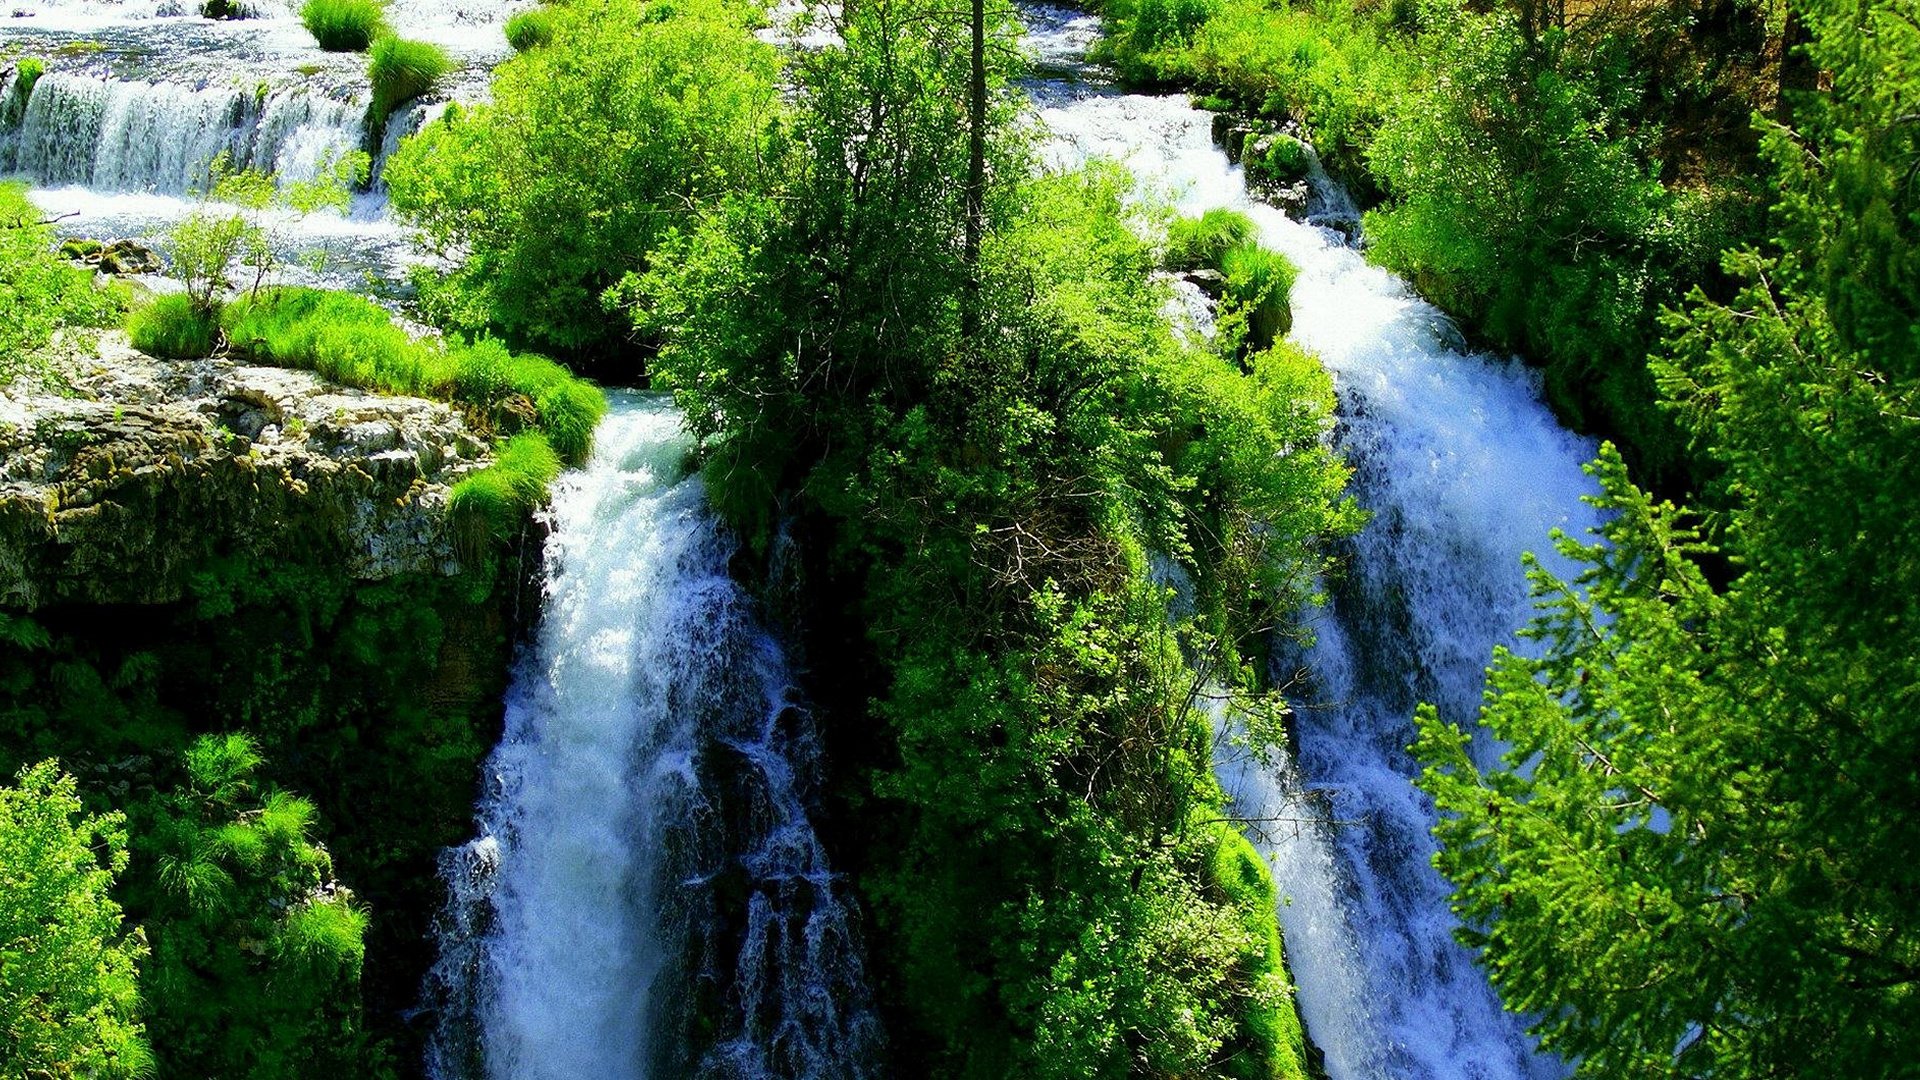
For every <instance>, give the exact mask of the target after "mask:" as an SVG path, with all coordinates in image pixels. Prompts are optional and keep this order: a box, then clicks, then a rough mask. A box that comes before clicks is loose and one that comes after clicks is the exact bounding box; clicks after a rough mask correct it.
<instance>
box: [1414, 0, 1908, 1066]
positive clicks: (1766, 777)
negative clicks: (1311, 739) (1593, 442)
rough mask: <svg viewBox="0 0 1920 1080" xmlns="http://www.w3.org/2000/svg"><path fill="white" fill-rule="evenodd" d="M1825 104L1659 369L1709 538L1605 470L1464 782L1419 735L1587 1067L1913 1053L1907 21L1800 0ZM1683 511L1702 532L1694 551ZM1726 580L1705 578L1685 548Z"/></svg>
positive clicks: (1471, 866) (1508, 668)
mask: <svg viewBox="0 0 1920 1080" xmlns="http://www.w3.org/2000/svg"><path fill="white" fill-rule="evenodd" d="M1807 14H1808V22H1809V25H1810V27H1811V29H1812V32H1813V34H1814V41H1813V44H1812V45H1811V46H1810V49H1811V54H1812V57H1813V58H1814V60H1815V62H1816V63H1818V64H1819V65H1820V66H1821V67H1822V68H1824V69H1825V70H1827V71H1829V72H1830V73H1831V79H1832V90H1831V92H1830V93H1825V94H1821V95H1819V96H1817V97H1809V98H1808V99H1806V100H1804V101H1802V102H1800V103H1798V104H1796V106H1795V109H1794V113H1795V116H1796V118H1797V119H1798V121H1799V123H1800V130H1799V131H1797V132H1795V131H1789V130H1787V129H1785V128H1781V127H1777V126H1773V127H1770V129H1769V132H1768V135H1767V140H1766V142H1767V156H1768V159H1769V160H1770V161H1771V162H1772V163H1773V164H1774V166H1775V176H1776V178H1777V180H1778V182H1779V185H1780V190H1781V195H1780V200H1779V203H1778V206H1777V218H1776V220H1777V222H1778V227H1779V233H1778V237H1779V239H1778V242H1777V244H1776V245H1775V246H1774V247H1773V248H1771V249H1770V250H1768V251H1765V252H1756V251H1748V252H1740V253H1736V254H1734V255H1731V256H1730V257H1729V258H1728V260H1727V272H1728V273H1729V274H1730V275H1733V276H1735V277H1736V278H1737V279H1739V280H1742V281H1744V282H1745V285H1744V287H1743V288H1742V289H1741V291H1740V292H1739V293H1738V295H1737V296H1735V297H1734V298H1733V299H1732V300H1731V301H1729V302H1725V303H1715V302H1712V301H1710V300H1708V299H1707V298H1706V297H1705V296H1704V295H1701V294H1696V295H1695V297H1694V299H1693V301H1692V303H1691V304H1690V305H1689V306H1688V307H1687V308H1686V309H1684V310H1683V311H1679V312H1676V313H1674V314H1672V315H1671V316H1670V317H1669V320H1668V329H1669V338H1668V345H1667V354H1666V355H1665V356H1664V357H1663V358H1661V359H1660V361H1659V362H1658V363H1657V364H1656V365H1655V366H1656V370H1657V372H1658V375H1659V378H1660V383H1661V387H1662V389H1663V391H1664V392H1665V393H1666V394H1667V395H1668V397H1669V398H1670V399H1671V400H1672V401H1673V402H1674V403H1675V405H1676V407H1677V409H1678V413H1679V415H1680V416H1681V418H1682V420H1683V423H1684V424H1685V426H1686V427H1687V429H1688V430H1689V431H1690V432H1692V433H1693V435H1694V437H1695V438H1696V440H1697V441H1698V444H1699V446H1700V447H1701V449H1702V451H1703V452H1704V453H1705V454H1707V455H1709V456H1710V457H1711V458H1712V460H1714V461H1715V462H1717V463H1718V464H1719V465H1720V466H1721V467H1722V468H1723V470H1724V473H1723V475H1722V477H1721V479H1720V481H1719V484H1718V487H1717V489H1716V490H1715V491H1714V493H1713V495H1714V497H1715V498H1716V499H1717V500H1719V501H1720V502H1721V503H1722V504H1723V505H1724V506H1725V507H1726V510H1725V512H1724V523H1723V524H1722V523H1720V522H1719V521H1716V520H1715V519H1713V518H1707V519H1702V518H1699V517H1694V516H1691V515H1689V514H1688V513H1686V512H1684V511H1681V510H1678V509H1676V508H1674V507H1673V506H1671V505H1667V504H1656V503H1655V502H1653V501H1652V500H1650V499H1649V498H1648V497H1646V496H1645V495H1644V494H1642V493H1640V492H1639V491H1637V490H1636V489H1634V488H1633V487H1632V485H1631V484H1629V483H1628V481H1627V479H1626V476H1625V473H1624V470H1623V468H1622V466H1621V465H1620V462H1619V459H1618V457H1617V456H1615V455H1612V454H1608V455H1607V456H1604V457H1603V458H1602V460H1601V462H1600V463H1599V465H1598V466H1596V470H1597V473H1598V475H1599V477H1600V479H1601V480H1602V482H1603V485H1604V487H1605V490H1606V494H1605V496H1604V497H1603V498H1602V500H1601V505H1602V506H1603V508H1605V509H1607V510H1608V511H1610V512H1611V513H1612V514H1613V518H1612V520H1611V522H1610V524H1609V525H1608V526H1607V527H1606V530H1605V536H1604V540H1605V541H1606V543H1605V544H1596V545H1591V546H1584V545H1575V544H1572V543H1571V542H1568V543H1567V544H1566V548H1567V550H1568V551H1569V552H1571V553H1572V554H1574V555H1576V556H1577V557H1579V558H1580V559H1582V560H1584V561H1585V562H1586V563H1587V569H1586V570H1585V571H1584V573H1583V574H1582V575H1581V577H1580V578H1579V579H1578V580H1577V581H1576V582H1574V583H1573V585H1572V587H1569V586H1568V585H1564V584H1562V583H1559V582H1555V581H1552V580H1551V579H1548V578H1546V577H1544V576H1540V575H1536V581H1537V587H1538V589H1539V590H1540V593H1541V595H1542V597H1543V599H1544V601H1545V607H1544V609H1543V615H1542V617H1541V619H1540V620H1539V621H1538V622H1537V623H1536V624H1535V626H1534V628H1533V631H1532V632H1533V634H1534V635H1535V636H1536V637H1537V638H1539V639H1540V640H1541V642H1542V646H1543V651H1542V655H1541V656H1540V658H1539V659H1525V658H1522V657H1519V656H1516V655H1513V654H1502V655H1500V656H1498V657H1497V658H1496V660H1495V663H1494V667H1493V671H1492V677H1491V678H1492V681H1491V683H1490V688H1489V694H1488V698H1487V703H1486V707H1485V710H1484V712H1483V720H1484V721H1485V722H1486V723H1487V725H1488V727H1489V729H1490V730H1491V731H1492V733H1493V734H1494V735H1495V736H1496V737H1497V738H1499V739H1501V740H1503V741H1505V742H1507V743H1509V744H1510V745H1511V749H1510V750H1509V751H1508V752H1507V753H1506V754H1505V756H1504V758H1503V759H1502V761H1501V763H1500V764H1499V765H1497V766H1494V767H1491V768H1485V769H1482V768H1480V767H1477V766H1476V765H1475V763H1474V761H1473V759H1472V758H1471V756H1470V755H1469V754H1468V752H1467V743H1466V737H1465V735H1464V734H1462V733H1460V732H1458V731H1455V730H1451V729H1449V728H1447V727H1445V726H1443V725H1441V724H1439V723H1438V722H1437V720H1436V719H1435V718H1434V717H1433V715H1432V714H1431V712H1430V711H1429V712H1428V713H1427V714H1425V715H1424V716H1423V719H1422V726H1421V737H1420V743H1419V746H1418V750H1419V753H1420V754H1421V756H1422V757H1423V758H1424V759H1425V761H1426V762H1427V764H1428V770H1427V772H1426V774H1425V776H1424V778H1423V780H1422V783H1423V786H1424V787H1425V788H1426V789H1427V790H1428V791H1429V792H1431V793H1432V794H1433V795H1434V796H1435V798H1436V800H1437V801H1438V802H1439V804H1440V806H1441V808H1442V809H1443V810H1444V811H1446V812H1447V815H1448V816H1447V818H1446V820H1444V821H1443V822H1442V824H1441V825H1440V827H1439V830H1438V832H1439V835H1440V837H1441V839H1442V841H1443V843H1444V845H1445V850H1444V851H1443V853H1442V855H1441V857H1440V863H1439V865H1440V867H1441V869H1442V871H1443V872H1444V873H1446V875H1447V876H1448V877H1449V878H1451V879H1452V880H1453V882H1454V883H1455V885H1456V888H1457V893H1456V898H1457V903H1458V906H1459V910H1460V911H1461V913H1462V914H1463V915H1464V916H1465V917H1466V919H1467V922H1468V926H1469V931H1468V937H1469V939H1470V940H1471V941H1473V942H1474V943H1475V944H1478V945H1480V946H1481V947H1482V948H1483V950H1484V953H1483V955H1484V959H1485V961H1486V963H1487V965H1488V967H1489V969H1490V971H1491V972H1492V975H1493V979H1494V981H1495V983H1496V984H1497V985H1498V986H1499V987H1500V989H1501V991H1502V993H1503V994H1504V995H1505V998H1506V1001H1507V1003H1508V1004H1509V1005H1510V1006H1511V1007H1513V1008H1515V1009H1519V1010H1523V1011H1528V1012H1532V1013H1535V1014H1537V1015H1539V1016H1540V1017H1541V1021H1540V1024H1539V1030H1540V1032H1541V1033H1542V1034H1543V1036H1544V1037H1545V1041H1546V1042H1547V1044H1548V1045H1549V1046H1552V1047H1554V1048H1557V1049H1559V1050H1560V1051H1562V1052H1563V1053H1565V1054H1567V1055H1569V1056H1570V1057H1573V1058H1577V1059H1578V1060H1579V1061H1580V1063H1581V1069H1582V1072H1583V1073H1584V1074H1590V1075H1595V1076H1628V1075H1631V1076H1675V1077H1704V1076H1712V1077H1761V1076H1768V1077H1771V1076H1891V1075H1898V1074H1900V1073H1901V1072H1902V1071H1904V1070H1906V1069H1907V1068H1909V1067H1910V1063H1911V1062H1912V1060H1913V1058H1914V1055H1915V1053H1916V1052H1920V993H1916V987H1917V986H1920V944H1916V942H1915V940H1914V938H1913V936H1912V934H1911V928H1912V927H1913V926H1914V925H1915V923H1916V921H1920V868H1916V866H1915V864H1914V860H1913V858H1912V852H1913V851H1915V850H1916V849H1917V847H1916V846H1917V845H1920V824H1917V823H1916V822H1915V820H1914V819H1913V816H1912V815H1911V814H1910V813H1908V812H1907V808H1909V807H1911V806H1912V805H1913V804H1914V802H1915V800H1916V799H1917V798H1920V781H1917V780H1916V777H1915V774H1914V771H1913V768H1912V747H1913V745H1914V743H1915V740H1916V739H1920V727H1917V726H1916V721H1915V716H1916V715H1920V714H1916V712H1915V710H1914V707H1913V706H1914V702H1915V700H1916V698H1917V697H1920V658H1917V657H1916V654H1915V652H1914V650H1913V648H1912V642H1913V641H1914V640H1915V633H1916V630H1920V550H1917V549H1916V546H1915V543H1914V541H1913V539H1912V529H1911V521H1910V517H1911V512H1910V507H1911V505H1912V492H1913V491H1914V490H1916V486H1915V485H1916V484H1917V483H1920V461H1917V460H1916V456H1915V455H1914V454H1913V453H1912V447H1913V446H1914V445H1915V444H1916V436H1920V419H1916V417H1920V408H1916V405H1917V404H1920V402H1917V401H1916V399H1917V398H1920V379H1916V376H1917V375H1920V371H1916V366H1915V362H1914V357H1915V355H1916V353H1915V349H1914V344H1915V342H1914V337H1913V334H1914V330H1913V328H1914V325H1915V323H1914V321H1913V318H1912V312H1914V311H1915V310H1920V287H1916V284H1915V281H1916V278H1915V276H1914V275H1913V274H1912V273H1911V263H1912V259H1913V257H1914V256H1913V255H1912V252H1913V250H1914V244H1915V240H1916V239H1920V208H1916V204H1915V203H1914V201H1913V195H1912V192H1911V189H1910V182H1911V177H1912V170H1913V164H1914V162H1915V161H1916V160H1920V143H1917V142H1916V138H1915V133H1914V132H1913V131H1912V130H1911V128H1912V125H1911V123H1910V121H1909V119H1908V118H1907V109H1908V108H1909V105H1908V104H1907V103H1908V102H1910V101H1911V100H1912V95H1913V94H1914V93H1915V92H1916V90H1920V68H1916V66H1915V64H1914V61H1913V58H1914V57H1915V56H1920V30H1917V29H1916V24H1915V22H1914V19H1913V16H1914V9H1913V6H1912V4H1911V3H1910V2H1898V0H1896V2H1888V3H1874V4H1869V5H1853V4H1817V5H1813V6H1811V7H1810V8H1809V9H1808V11H1807ZM1703 522H1710V523H1713V524H1716V525H1718V526H1719V527H1717V528H1714V529H1713V530H1712V531H1711V533H1709V532H1708V531H1707V530H1706V529H1705V526H1704V524H1703ZM1716 551H1717V552H1719V553H1720V554H1722V555H1724V556H1725V557H1726V558H1727V559H1728V560H1729V561H1730V562H1731V564H1732V566H1733V568H1734V571H1735V576H1734V577H1733V579H1732V581H1731V583H1730V584H1728V585H1727V586H1726V587H1725V588H1723V589H1719V590H1716V589H1714V588H1712V587H1711V584H1710V581H1709V579H1708V577H1707V575H1706V574H1705V573H1703V572H1702V570H1701V569H1700V560H1701V558H1702V557H1703V556H1705V555H1707V554H1708V553H1711V552H1716Z"/></svg>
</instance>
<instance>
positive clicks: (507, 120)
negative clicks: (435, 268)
mask: <svg viewBox="0 0 1920 1080" xmlns="http://www.w3.org/2000/svg"><path fill="white" fill-rule="evenodd" d="M547 14H548V15H549V17H550V18H549V22H550V26H551V34H552V39H553V44H552V45H551V46H550V47H548V48H541V49H534V50H532V51H529V52H525V53H522V54H520V55H519V56H517V57H515V58H514V59H513V60H510V61H509V62H507V63H506V64H504V65H502V67H501V68H500V69H499V71H498V73H497V75H496V78H495V82H494V87H493V99H492V103H491V104H489V105H484V106H479V107H476V108H474V109H472V110H450V111H449V113H448V114H447V117H446V119H445V120H444V121H443V122H440V123H435V124H432V125H430V126H429V127H428V128H427V129H426V130H425V131H423V132H421V134H420V135H419V136H418V137H416V138H414V139H411V140H409V142H408V143H407V144H406V145H405V146H403V147H402V148H401V150H400V151H399V152H398V153H397V154H395V155H394V157H393V159H392V160H391V161H390V162H389V163H388V165H387V167H386V171H385V177H386V181H387V184H388V187H389V189H390V190H391V192H392V198H393V205H394V209H395V211H396V212H397V213H399V214H400V216H401V217H403V218H405V219H406V220H408V221H410V222H413V223H414V224H417V225H420V226H421V227H423V228H424V229H425V230H426V232H427V234H428V235H429V237H431V238H432V240H434V241H435V242H436V243H438V244H440V245H442V246H443V247H445V248H446V249H448V250H449V251H457V252H459V253H460V255H461V257H462V259H463V261H462V262H461V263H460V265H459V267H458V268H457V269H456V270H454V271H453V272H452V273H451V274H450V275H447V276H444V277H442V276H434V275H429V276H428V277H427V278H426V279H425V280H423V281H422V282H421V285H422V293H421V296H422V302H423V304H424V306H425V308H426V309H427V310H428V311H429V312H430V313H431V314H432V316H433V317H434V318H435V320H436V321H437V322H439V323H441V324H442V325H446V326H450V327H452V328H455V329H458V330H462V331H466V332H469V333H476V334H477V333H481V332H493V333H497V334H499V335H500V336H501V337H503V338H505V339H506V340H507V341H508V342H510V343H512V344H514V345H515V346H516V347H519V346H524V347H530V348H536V349H540V350H543V351H553V352H555V353H556V354H557V355H560V356H562V357H563V358H566V359H574V358H577V357H606V356H611V355H615V354H619V353H622V352H625V351H627V349H628V341H627V339H628V336H629V333H630V330H629V328H628V327H626V326H623V325H622V323H621V320H619V319H618V318H616V317H612V316H610V315H609V314H608V313H607V312H606V310H605V309H604V308H603V306H602V303H601V296H602V294H603V293H604V292H605V291H606V290H607V288H608V287H610V286H612V285H614V284H616V283H618V282H619V281H620V279H621V277H622V276H623V275H625V274H626V273H628V272H630V271H637V270H644V269H645V268H646V266H647V265H648V260H649V258H650V253H651V252H652V250H653V249H654V247H655V246H657V245H658V243H659V242H660V239H661V238H662V237H663V236H665V235H666V234H667V233H668V232H669V231H670V230H671V229H672V228H673V227H674V226H675V225H676V224H682V223H686V222H688V221H689V220H690V219H691V215H692V213H693V211H694V209H695V208H697V207H698V206H699V205H701V204H702V203H703V202H704V201H706V200H709V199H711V198H712V197H713V196H714V195H716V194H717V193H719V192H721V191H723V190H726V189H727V188H728V187H730V186H733V185H737V184H741V183H743V182H745V181H746V180H747V179H748V178H750V177H752V176H753V175H754V174H755V173H756V172H757V171H758V170H759V168H760V164H759V162H760V157H761V153H762V148H763V144H764V140H765V127H766V125H767V122H768V120H769V119H770V118H771V117H772V116H773V115H774V112H775V111H776V108H777V100H778V93H777V91H776V89H775V73H776V72H777V71H778V69H779V64H780V61H779V56H778V54H777V53H776V52H775V50H774V49H773V48H772V46H769V45H765V44H763V43H761V42H759V41H757V40H755V39H754V38H753V37H752V35H751V34H749V33H747V32H746V28H747V26H748V24H749V22H750V21H751V20H753V19H755V18H758V15H757V14H756V11H754V10H749V9H748V8H747V7H746V6H744V5H741V4H738V3H734V2H730V0H691V2H687V0H682V2H676V3H671V4H669V3H665V2H662V0H584V2H579V3H571V4H568V5H565V6H563V7H553V8H549V9H547Z"/></svg>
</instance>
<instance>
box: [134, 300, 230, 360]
mask: <svg viewBox="0 0 1920 1080" xmlns="http://www.w3.org/2000/svg"><path fill="white" fill-rule="evenodd" d="M127 337H128V338H129V339H130V340H131V341H132V342H133V347H134V348H136V349H139V350H140V351H141V352H143V353H146V354H148V355H150V356H159V357H164V358H166V359H169V360H198V359H199V358H201V357H203V356H212V355H213V350H214V346H215V345H216V344H218V343H219V340H220V324H219V322H218V321H217V320H216V319H215V318H214V317H213V316H212V315H209V314H207V313H206V312H204V311H201V310H200V309H199V308H198V307H196V306H195V305H194V303H193V298H192V297H190V296H188V295H187V294H186V293H168V294H167V295H165V296H160V297H155V298H154V300H153V302H152V303H150V304H148V305H147V306H145V307H142V308H136V309H134V311H133V313H132V314H131V315H129V316H128V317H127Z"/></svg>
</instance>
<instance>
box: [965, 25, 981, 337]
mask: <svg viewBox="0 0 1920 1080" xmlns="http://www.w3.org/2000/svg"><path fill="white" fill-rule="evenodd" d="M970 74H971V78H970V79H969V82H968V86H967V193H966V200H967V205H966V219H967V220H966V246H965V248H964V250H963V251H962V252H961V260H962V261H963V262H964V263H965V266H966V273H967V277H966V281H965V283H964V284H963V285H962V287H961V288H962V293H961V297H960V332H961V334H962V335H963V336H965V337H966V338H967V339H968V340H969V341H971V340H972V339H973V338H974V337H975V336H977V335H978V334H979V332H980V236H981V233H983V232H984V231H985V230H986V217H987V4H986V0H973V52H972V71H971V73H970Z"/></svg>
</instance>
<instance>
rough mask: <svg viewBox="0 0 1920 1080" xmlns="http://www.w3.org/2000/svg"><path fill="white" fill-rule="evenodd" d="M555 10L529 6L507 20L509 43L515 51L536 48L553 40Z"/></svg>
mask: <svg viewBox="0 0 1920 1080" xmlns="http://www.w3.org/2000/svg"><path fill="white" fill-rule="evenodd" d="M553 18H554V16H553V12H552V11H551V10H549V9H547V8H544V7H537V8H529V9H528V10H526V11H522V12H520V13H519V14H517V15H515V16H514V17H513V18H511V19H508V20H507V44H509V45H511V46H513V49H514V51H515V52H526V51H527V50H528V49H536V48H539V47H540V46H542V45H545V44H546V43H548V42H549V41H552V40H553Z"/></svg>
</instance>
